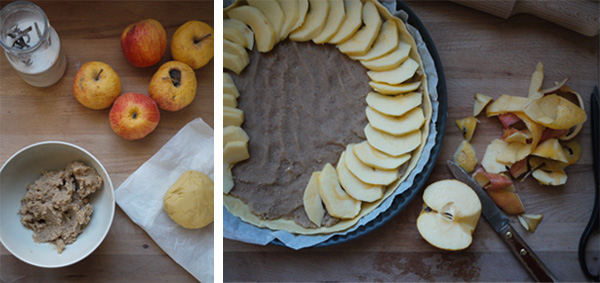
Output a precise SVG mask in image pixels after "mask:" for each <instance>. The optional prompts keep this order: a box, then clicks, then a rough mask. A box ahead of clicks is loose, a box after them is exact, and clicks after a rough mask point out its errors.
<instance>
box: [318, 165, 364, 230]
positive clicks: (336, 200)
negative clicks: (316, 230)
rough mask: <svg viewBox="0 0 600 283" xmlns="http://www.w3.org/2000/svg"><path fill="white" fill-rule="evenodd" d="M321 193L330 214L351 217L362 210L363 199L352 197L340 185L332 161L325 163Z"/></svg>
mask: <svg viewBox="0 0 600 283" xmlns="http://www.w3.org/2000/svg"><path fill="white" fill-rule="evenodd" d="M319 195H320V196H321V199H322V200H323V203H324V204H325V208H326V209H327V212H328V213H329V215H331V216H333V217H337V218H340V219H351V218H354V217H356V215H358V213H359V212H360V208H361V201H359V200H356V199H354V198H352V197H351V196H350V195H348V194H347V193H346V192H345V191H344V190H343V189H342V187H341V186H340V182H339V180H338V176H337V172H336V171H335V169H334V168H333V166H332V165H331V164H330V163H327V164H325V167H323V170H322V171H321V174H320V175H319Z"/></svg>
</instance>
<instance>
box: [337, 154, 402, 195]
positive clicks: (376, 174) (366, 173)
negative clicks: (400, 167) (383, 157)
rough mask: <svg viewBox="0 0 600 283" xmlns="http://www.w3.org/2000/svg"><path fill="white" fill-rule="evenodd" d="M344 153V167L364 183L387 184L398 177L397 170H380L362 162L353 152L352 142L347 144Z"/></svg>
mask: <svg viewBox="0 0 600 283" xmlns="http://www.w3.org/2000/svg"><path fill="white" fill-rule="evenodd" d="M345 153H346V154H345V158H344V160H345V161H346V167H348V170H350V172H351V173H352V174H354V176H356V178H358V179H359V180H361V181H362V182H364V183H367V184H371V185H383V186H387V185H389V184H391V183H392V182H394V181H396V180H397V179H398V171H397V170H382V169H377V168H373V167H370V166H368V165H366V164H364V163H362V161H360V159H358V157H356V154H354V144H348V145H347V146H346V151H345Z"/></svg>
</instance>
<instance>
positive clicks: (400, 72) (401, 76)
mask: <svg viewBox="0 0 600 283" xmlns="http://www.w3.org/2000/svg"><path fill="white" fill-rule="evenodd" d="M418 69H419V63H417V61H415V60H413V59H412V58H408V59H406V61H404V63H402V65H400V67H397V68H396V69H392V70H388V71H368V72H367V76H369V78H370V79H371V80H372V81H376V82H380V83H386V84H391V85H397V84H401V83H403V82H405V81H406V80H408V79H410V78H412V77H413V76H414V75H415V72H417V70H418Z"/></svg>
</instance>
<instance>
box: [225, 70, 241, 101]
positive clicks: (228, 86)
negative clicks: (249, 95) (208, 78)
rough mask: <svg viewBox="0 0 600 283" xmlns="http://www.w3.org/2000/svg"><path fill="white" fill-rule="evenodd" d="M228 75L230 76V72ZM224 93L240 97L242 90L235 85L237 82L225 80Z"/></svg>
mask: <svg viewBox="0 0 600 283" xmlns="http://www.w3.org/2000/svg"><path fill="white" fill-rule="evenodd" d="M226 74H227V73H226ZM227 75H228V76H229V74H227ZM223 77H225V76H223ZM229 78H231V77H229ZM223 93H225V94H231V95H233V96H234V97H235V98H238V97H240V92H239V91H238V89H237V87H235V84H233V81H232V82H231V83H227V82H223Z"/></svg>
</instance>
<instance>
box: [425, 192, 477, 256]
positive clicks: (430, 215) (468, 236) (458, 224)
mask: <svg viewBox="0 0 600 283" xmlns="http://www.w3.org/2000/svg"><path fill="white" fill-rule="evenodd" d="M423 202H424V203H423V210H422V211H421V214H419V218H417V229H418V230H419V234H421V236H422V237H423V239H425V241H427V242H428V243H429V244H431V245H432V246H434V247H436V248H439V249H444V250H463V249H466V248H467V247H468V246H469V245H471V242H472V241H473V236H472V235H473V231H475V228H476V227H477V222H478V221H479V216H480V215H481V202H480V201H479V197H477V194H475V192H473V190H472V189H471V188H470V187H469V186H467V185H465V184H464V183H461V182H459V181H456V180H442V181H437V182H435V183H433V184H431V185H429V186H428V187H427V188H426V189H425V191H424V192H423Z"/></svg>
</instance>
